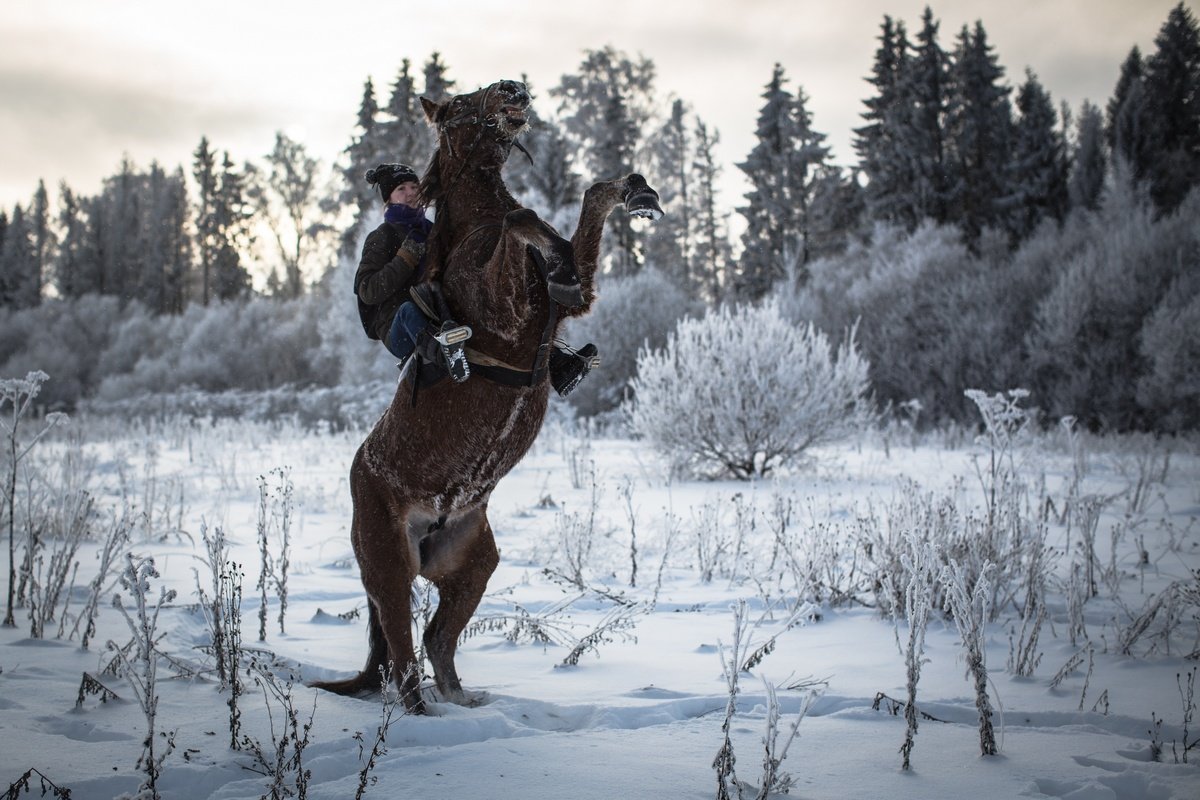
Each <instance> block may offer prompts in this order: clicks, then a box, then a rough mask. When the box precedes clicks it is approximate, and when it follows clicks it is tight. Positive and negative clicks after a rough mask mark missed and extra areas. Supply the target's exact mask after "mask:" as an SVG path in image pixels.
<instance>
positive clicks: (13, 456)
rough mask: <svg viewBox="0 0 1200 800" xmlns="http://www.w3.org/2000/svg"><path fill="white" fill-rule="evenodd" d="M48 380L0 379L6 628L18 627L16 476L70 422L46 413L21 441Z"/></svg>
mask: <svg viewBox="0 0 1200 800" xmlns="http://www.w3.org/2000/svg"><path fill="white" fill-rule="evenodd" d="M49 378H50V376H49V375H47V374H46V373H44V372H42V371H41V370H35V371H33V372H29V373H27V374H26V375H25V377H24V378H5V379H3V380H0V428H3V430H4V436H5V442H4V445H5V451H6V452H5V456H6V458H5V464H4V466H5V467H6V471H5V475H4V483H3V491H4V509H3V510H4V512H5V515H6V519H7V521H8V603H7V605H6V606H5V610H4V622H3V624H4V626H5V627H7V628H12V627H15V626H16V624H17V623H16V620H15V619H14V618H13V591H14V589H15V586H16V580H17V569H16V535H17V534H16V500H17V473H18V470H19V468H20V465H21V461H22V460H23V459H24V458H25V456H27V455H29V451H30V450H32V449H33V446H34V445H35V444H37V442H38V440H39V439H41V438H42V437H43V436H45V435H46V434H47V433H48V432H49V431H50V429H51V428H53V427H54V426H55V425H58V424H60V423H62V422H65V421H66V419H67V416H66V414H61V413H58V412H54V413H52V414H47V415H46V418H45V420H43V421H42V424H41V427H39V428H38V429H37V430H36V431H35V432H34V434H33V436H32V437H31V438H30V440H29V441H28V442H26V443H22V442H21V437H20V427H21V421H22V419H23V418H24V417H25V415H26V413H28V411H29V409H30V406H31V405H32V404H33V400H34V398H36V397H37V396H38V394H39V393H40V392H41V390H42V384H43V383H45V382H46V381H47V380H48V379H49ZM6 405H7V406H8V412H9V413H8V414H7V415H6V414H4V413H3V412H4V408H5V406H6Z"/></svg>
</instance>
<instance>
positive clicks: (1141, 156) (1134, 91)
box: [1104, 45, 1153, 180]
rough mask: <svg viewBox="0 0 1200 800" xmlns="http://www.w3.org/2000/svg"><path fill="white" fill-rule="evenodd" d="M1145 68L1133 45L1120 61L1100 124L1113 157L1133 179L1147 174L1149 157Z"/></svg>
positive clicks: (1149, 128)
mask: <svg viewBox="0 0 1200 800" xmlns="http://www.w3.org/2000/svg"><path fill="white" fill-rule="evenodd" d="M1145 72H1146V66H1145V62H1144V61H1143V60H1142V54H1141V51H1140V50H1138V48H1137V46H1136V45H1135V46H1134V47H1133V49H1132V50H1130V51H1129V55H1128V56H1127V57H1126V58H1125V61H1124V63H1122V64H1121V74H1120V77H1119V78H1118V79H1117V85H1116V88H1115V89H1114V90H1113V96H1112V97H1111V98H1110V99H1109V101H1108V109H1107V115H1106V118H1105V128H1104V136H1105V139H1106V140H1107V142H1108V149H1109V151H1110V152H1111V153H1112V157H1113V160H1114V161H1116V160H1117V159H1120V160H1122V161H1124V162H1125V164H1126V165H1127V166H1128V168H1129V170H1130V171H1131V172H1132V174H1133V177H1134V179H1135V180H1141V179H1144V178H1145V177H1146V176H1147V174H1148V173H1149V170H1150V160H1151V158H1152V153H1151V148H1152V146H1153V145H1152V142H1151V133H1152V131H1151V121H1150V118H1149V116H1148V113H1149V112H1148V109H1147V106H1146V76H1145Z"/></svg>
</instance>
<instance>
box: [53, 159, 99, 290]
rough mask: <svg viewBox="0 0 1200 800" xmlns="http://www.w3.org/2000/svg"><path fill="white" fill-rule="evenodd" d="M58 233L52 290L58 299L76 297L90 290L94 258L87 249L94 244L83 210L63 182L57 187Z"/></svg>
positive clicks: (82, 200) (83, 204)
mask: <svg viewBox="0 0 1200 800" xmlns="http://www.w3.org/2000/svg"><path fill="white" fill-rule="evenodd" d="M58 197H59V212H58V230H59V231H60V234H61V239H60V242H59V246H58V252H57V254H56V258H55V262H54V286H55V288H56V289H57V290H58V294H59V295H60V296H62V297H79V296H81V295H83V294H86V293H87V292H88V291H89V290H91V289H92V286H93V278H94V274H95V271H96V269H97V262H98V258H97V257H96V254H95V252H94V251H93V250H92V249H91V245H92V243H93V242H94V240H93V238H92V237H91V236H90V231H89V229H90V225H89V219H88V215H87V213H86V210H85V208H86V206H88V205H89V201H88V200H87V199H86V198H79V197H77V196H76V195H75V193H74V192H73V191H72V190H71V187H70V186H68V185H67V183H66V181H63V182H61V183H60V184H59V186H58Z"/></svg>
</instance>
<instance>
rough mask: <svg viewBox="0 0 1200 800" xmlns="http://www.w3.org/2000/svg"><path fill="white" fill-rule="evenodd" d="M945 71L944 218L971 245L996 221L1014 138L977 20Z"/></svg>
mask: <svg viewBox="0 0 1200 800" xmlns="http://www.w3.org/2000/svg"><path fill="white" fill-rule="evenodd" d="M950 74H951V83H952V92H951V100H950V104H949V106H950V107H949V110H948V128H949V139H950V142H951V144H952V146H953V151H954V152H953V158H952V159H951V160H952V164H951V172H952V175H953V186H952V191H951V195H950V196H951V203H950V205H949V207H948V211H950V212H952V213H948V215H947V218H948V219H949V220H951V221H954V222H957V223H958V224H959V226H960V227H961V228H962V231H963V235H964V236H965V238H966V240H967V241H968V242H970V243H974V242H976V241H977V240H978V238H979V234H980V233H981V232H982V230H983V229H984V228H985V227H988V226H994V225H996V224H997V223H999V222H1000V221H1001V217H1002V209H1003V205H1004V202H1005V198H1006V196H1007V195H1008V193H1009V189H1010V187H1009V186H1008V185H1007V180H1006V178H1007V174H1008V163H1009V160H1010V153H1011V148H1012V137H1013V133H1012V127H1013V123H1012V109H1011V106H1010V104H1009V100H1008V94H1009V91H1010V89H1009V87H1007V86H1002V85H1001V84H1000V81H1001V79H1002V78H1003V77H1004V68H1003V67H1001V66H1000V65H999V63H998V61H997V58H996V55H995V53H994V52H993V50H992V47H991V45H990V44H988V41H987V32H986V31H985V30H984V28H983V24H982V23H981V22H976V23H975V28H974V30H973V31H972V30H968V28H967V27H966V26H965V25H964V26H963V29H962V31H961V33H960V34H959V37H958V42H957V46H956V48H955V54H954V61H953V66H952V68H951V71H950Z"/></svg>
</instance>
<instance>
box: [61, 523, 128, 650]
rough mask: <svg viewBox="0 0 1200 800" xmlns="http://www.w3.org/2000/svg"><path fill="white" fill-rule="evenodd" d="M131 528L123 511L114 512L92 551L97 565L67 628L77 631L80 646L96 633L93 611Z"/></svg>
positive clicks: (108, 588)
mask: <svg viewBox="0 0 1200 800" xmlns="http://www.w3.org/2000/svg"><path fill="white" fill-rule="evenodd" d="M132 531H133V523H132V522H130V520H129V517H128V515H127V514H122V515H121V516H120V517H117V516H115V515H114V516H113V518H112V519H111V520H110V521H109V523H108V530H107V532H106V533H105V534H104V544H103V545H102V546H101V548H100V551H99V552H98V553H97V554H96V558H97V559H98V560H99V561H100V566H99V568H98V569H97V570H96V575H95V577H93V578H92V580H91V581H90V582H89V583H88V596H87V600H85V601H84V604H83V610H82V611H80V613H79V615H78V616H77V617H75V627H74V628H73V629H72V630H71V637H72V638H74V636H75V634H76V633H79V634H80V640H79V646H80V647H81V648H83V649H84V650H87V649H88V645H89V644H90V643H91V641H92V637H93V636H95V635H96V615H97V614H98V613H99V612H100V599H101V598H102V597H104V596H105V595H106V594H108V592H109V591H111V590H112V588H113V587H112V584H113V580H115V579H113V578H112V573H113V568H114V567H115V566H116V564H117V561H118V560H119V558H120V556H121V555H122V554H124V553H125V548H126V547H127V546H128V545H129V538H130V535H131V533H132Z"/></svg>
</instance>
